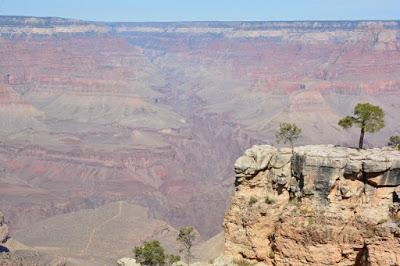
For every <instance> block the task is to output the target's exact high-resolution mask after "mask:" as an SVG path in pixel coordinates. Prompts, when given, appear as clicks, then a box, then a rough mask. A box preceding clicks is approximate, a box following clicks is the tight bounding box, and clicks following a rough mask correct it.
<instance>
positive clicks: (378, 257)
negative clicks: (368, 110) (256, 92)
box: [224, 145, 400, 265]
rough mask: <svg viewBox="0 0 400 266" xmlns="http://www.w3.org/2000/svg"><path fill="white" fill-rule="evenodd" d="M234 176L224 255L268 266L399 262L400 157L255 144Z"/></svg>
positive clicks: (329, 148) (385, 151)
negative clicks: (291, 149)
mask: <svg viewBox="0 0 400 266" xmlns="http://www.w3.org/2000/svg"><path fill="white" fill-rule="evenodd" d="M235 173H236V191H235V194H234V196H233V198H232V202H231V207H230V209H229V210H228V211H227V212H226V214H225V220H224V230H225V254H226V255H231V256H234V257H237V258H239V259H240V258H244V259H247V260H250V261H252V262H258V263H259V264H265V265H271V264H275V265H310V264H311V265H333V264H335V265H369V264H371V265H399V264H400V253H399V252H398V250H400V238H399V237H400V227H399V225H400V207H399V205H400V200H399V196H400V152H398V151H395V150H392V149H369V150H356V149H350V148H344V147H334V146H332V145H310V146H303V147H298V148H295V150H294V153H293V154H292V152H291V151H290V150H289V149H276V148H274V147H272V146H268V145H260V146H253V147H252V148H251V149H249V150H247V151H246V152H245V154H244V155H243V156H242V157H240V158H239V159H238V160H237V161H236V163H235Z"/></svg>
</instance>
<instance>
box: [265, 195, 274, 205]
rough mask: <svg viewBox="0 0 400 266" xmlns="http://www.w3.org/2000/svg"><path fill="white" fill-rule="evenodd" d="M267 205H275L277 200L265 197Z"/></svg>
mask: <svg viewBox="0 0 400 266" xmlns="http://www.w3.org/2000/svg"><path fill="white" fill-rule="evenodd" d="M265 203H267V204H274V203H275V199H273V198H270V197H268V196H266V197H265Z"/></svg>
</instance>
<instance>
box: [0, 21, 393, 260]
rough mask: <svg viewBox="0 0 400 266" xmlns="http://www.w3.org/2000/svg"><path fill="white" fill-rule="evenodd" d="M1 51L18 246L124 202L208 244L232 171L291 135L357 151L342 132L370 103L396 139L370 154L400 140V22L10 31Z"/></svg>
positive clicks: (11, 215)
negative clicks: (72, 217) (23, 237)
mask: <svg viewBox="0 0 400 266" xmlns="http://www.w3.org/2000/svg"><path fill="white" fill-rule="evenodd" d="M0 47H1V48H2V49H0V80H1V81H2V82H0V83H1V84H0V205H1V207H2V211H3V212H4V213H5V215H6V217H8V218H7V219H8V220H9V221H10V226H9V229H10V231H11V232H12V233H13V232H16V231H17V230H20V232H29V231H30V228H32V226H33V225H34V226H38V225H40V224H41V222H44V223H45V224H47V222H49V221H53V220H49V218H50V217H55V216H59V218H62V217H65V216H66V215H67V214H69V213H75V212H78V211H81V210H82V211H83V210H87V209H95V208H98V207H100V206H104V207H105V208H106V207H107V206H114V204H112V203H113V202H116V201H124V202H127V203H128V204H133V205H140V206H142V207H144V208H145V209H148V210H149V216H150V217H153V218H154V219H156V220H162V221H165V222H166V223H168V224H170V225H171V226H173V227H174V228H178V227H179V226H186V225H193V226H194V227H196V229H197V230H198V231H199V232H200V234H201V237H202V238H209V237H211V236H213V235H215V234H217V233H219V232H220V231H221V224H222V221H223V213H224V210H225V209H226V207H227V203H228V201H229V198H230V193H231V192H232V191H233V188H234V187H233V184H232V179H231V167H230V166H231V165H232V164H233V163H234V161H235V159H236V158H237V157H238V156H240V154H242V153H243V150H244V149H245V148H246V147H249V146H251V145H253V144H256V143H269V144H272V143H273V142H274V139H275V138H274V134H275V130H276V128H277V126H278V125H279V123H280V122H282V121H287V122H296V123H297V124H298V125H299V126H300V127H301V128H303V133H304V134H303V136H304V137H303V138H302V139H301V140H300V142H301V143H303V144H310V143H333V144H347V145H354V144H355V141H354V140H355V139H356V136H357V134H358V133H359V132H357V130H356V129H353V130H348V131H345V130H342V129H341V128H340V127H338V125H337V121H338V120H339V118H340V117H342V116H344V115H348V114H349V113H350V112H351V111H352V109H353V107H354V105H355V104H356V103H358V102H360V101H368V102H371V103H373V104H377V105H380V106H381V107H382V108H383V109H384V111H385V113H386V121H385V122H386V127H385V128H384V129H383V130H382V131H381V132H380V133H379V134H374V135H372V134H371V135H369V134H368V135H367V136H366V146H373V145H379V146H383V145H385V144H386V142H387V139H388V137H389V136H390V135H394V134H400V131H399V130H400V129H399V122H398V121H399V120H398V114H399V112H400V49H399V47H400V26H399V22H398V21H369V22H368V21H360V22H351V21H350V22H346V21H344V22H335V21H332V22H254V23H249V22H226V23H225V22H194V23H103V22H98V23H93V22H85V21H79V20H66V19H61V18H32V17H0ZM114 210H115V208H112V207H110V209H109V210H108V213H113V211H114ZM83 213H91V212H90V211H88V212H85V211H83ZM67 216H68V215H67ZM86 218H87V217H86ZM54 220H57V218H55V219H54ZM148 233H149V235H150V234H151V232H148ZM43 241H44V240H43ZM132 243H135V242H134V241H132ZM47 244H48V245H49V246H51V245H52V244H51V241H50V240H49V241H48V242H47ZM42 245H43V246H44V245H45V241H44V242H43V243H42ZM71 245H75V244H71ZM110 252H112V251H110ZM92 255H93V254H92ZM94 255H95V254H94Z"/></svg>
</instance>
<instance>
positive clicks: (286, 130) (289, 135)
mask: <svg viewBox="0 0 400 266" xmlns="http://www.w3.org/2000/svg"><path fill="white" fill-rule="evenodd" d="M300 135H301V128H299V127H298V126H297V125H296V124H295V123H280V124H279V129H278V131H277V132H276V134H275V137H276V141H277V142H278V143H280V142H283V143H284V144H286V143H289V144H290V147H291V148H292V152H293V150H294V146H293V145H294V143H295V142H296V140H297V139H298V138H299V137H300Z"/></svg>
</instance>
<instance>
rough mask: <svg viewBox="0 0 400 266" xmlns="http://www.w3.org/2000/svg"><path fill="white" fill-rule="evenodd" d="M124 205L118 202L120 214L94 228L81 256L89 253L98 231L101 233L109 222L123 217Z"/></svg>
mask: <svg viewBox="0 0 400 266" xmlns="http://www.w3.org/2000/svg"><path fill="white" fill-rule="evenodd" d="M122 203H123V202H122V201H118V212H117V214H115V215H114V216H112V217H111V218H109V219H107V220H105V221H104V222H102V223H101V224H99V225H98V226H96V227H94V228H93V230H92V232H90V235H89V238H88V241H87V243H86V246H85V248H84V249H82V251H81V253H80V256H83V255H85V254H86V253H87V251H88V249H89V247H90V245H91V244H92V242H93V239H94V237H95V235H96V233H97V231H99V230H100V229H101V228H102V227H103V226H105V225H106V224H107V223H109V222H111V221H112V220H115V219H117V218H118V217H119V216H121V212H122Z"/></svg>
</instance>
